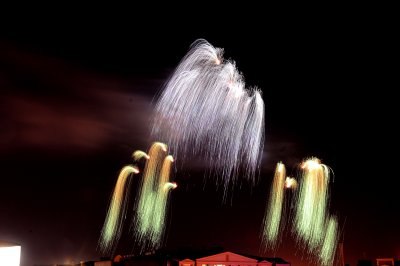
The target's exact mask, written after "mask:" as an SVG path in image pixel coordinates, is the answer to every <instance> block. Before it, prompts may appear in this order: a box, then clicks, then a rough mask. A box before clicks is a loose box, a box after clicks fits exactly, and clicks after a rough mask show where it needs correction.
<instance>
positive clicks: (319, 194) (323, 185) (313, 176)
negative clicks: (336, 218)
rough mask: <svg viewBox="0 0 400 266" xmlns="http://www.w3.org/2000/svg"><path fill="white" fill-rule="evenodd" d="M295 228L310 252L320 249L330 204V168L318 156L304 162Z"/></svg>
mask: <svg viewBox="0 0 400 266" xmlns="http://www.w3.org/2000/svg"><path fill="white" fill-rule="evenodd" d="M301 167H302V169H303V174H302V180H301V183H300V189H299V195H298V205H297V210H296V215H295V230H296V233H297V237H298V240H299V241H301V242H302V243H304V244H306V245H307V246H308V248H309V250H310V252H311V253H312V252H314V251H315V250H318V246H319V245H320V244H321V242H322V239H323V237H324V232H325V231H324V230H325V217H326V213H327V204H328V183H329V168H328V167H327V166H326V165H324V164H321V162H320V160H319V159H318V158H315V157H313V158H310V159H308V160H306V161H304V162H303V163H302V166H301Z"/></svg>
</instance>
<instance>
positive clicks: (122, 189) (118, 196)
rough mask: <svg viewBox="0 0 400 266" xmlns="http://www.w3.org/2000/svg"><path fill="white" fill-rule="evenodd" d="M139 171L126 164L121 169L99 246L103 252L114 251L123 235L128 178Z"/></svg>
mask: <svg viewBox="0 0 400 266" xmlns="http://www.w3.org/2000/svg"><path fill="white" fill-rule="evenodd" d="M137 173H139V169H138V168H137V167H136V166H131V165H128V166H125V167H124V168H122V170H121V171H120V174H119V176H118V179H117V183H116V185H115V188H114V192H113V195H112V198H111V202H110V206H109V208H108V212H107V216H106V219H105V222H104V225H103V229H102V231H101V236H100V242H99V246H100V250H101V252H103V253H109V252H113V250H114V249H115V246H116V244H117V243H118V240H119V238H120V236H121V231H122V227H123V223H122V217H123V216H125V213H126V202H127V197H126V194H127V193H128V188H129V186H128V185H129V184H130V182H129V179H128V178H129V177H130V176H131V175H132V174H137Z"/></svg>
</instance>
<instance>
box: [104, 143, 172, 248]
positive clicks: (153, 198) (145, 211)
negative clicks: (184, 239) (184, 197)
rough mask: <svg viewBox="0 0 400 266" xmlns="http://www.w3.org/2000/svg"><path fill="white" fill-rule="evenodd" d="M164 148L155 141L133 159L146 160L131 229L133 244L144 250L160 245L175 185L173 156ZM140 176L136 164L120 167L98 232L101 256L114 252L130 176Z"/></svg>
mask: <svg viewBox="0 0 400 266" xmlns="http://www.w3.org/2000/svg"><path fill="white" fill-rule="evenodd" d="M166 153H167V145H165V144H164V143H161V142H154V143H153V144H152V146H151V147H150V151H149V153H148V154H147V153H145V152H143V151H135V152H134V153H133V154H132V157H133V159H134V161H135V162H138V161H139V160H140V159H142V158H145V159H146V163H145V168H144V171H143V176H142V179H141V182H140V184H141V185H140V187H139V190H138V194H137V196H136V202H135V209H134V218H133V222H132V227H133V230H134V236H135V240H136V243H138V244H139V245H141V247H142V250H144V249H145V248H152V249H153V248H157V247H159V246H160V245H161V242H162V236H163V232H164V227H165V221H164V220H165V210H166V207H167V202H168V195H169V193H168V192H169V191H170V190H171V189H174V188H176V186H177V185H176V184H175V183H171V182H169V177H170V172H171V165H172V163H173V161H174V160H173V157H172V156H171V155H167V154H166ZM133 173H135V174H137V173H139V168H138V167H137V166H136V165H128V166H125V167H124V168H122V170H121V171H120V174H119V176H118V180H117V183H116V185H115V189H114V192H113V196H112V199H111V202H110V206H109V209H108V212H107V216H106V220H105V223H104V225H103V229H102V231H101V236H100V240H99V248H100V251H101V252H102V253H105V254H110V253H111V254H112V253H113V252H114V251H115V248H116V245H117V243H118V240H119V239H120V236H121V232H122V228H123V219H122V218H123V217H125V214H126V203H127V199H128V196H129V195H128V188H129V184H130V179H129V177H130V176H131V174H133Z"/></svg>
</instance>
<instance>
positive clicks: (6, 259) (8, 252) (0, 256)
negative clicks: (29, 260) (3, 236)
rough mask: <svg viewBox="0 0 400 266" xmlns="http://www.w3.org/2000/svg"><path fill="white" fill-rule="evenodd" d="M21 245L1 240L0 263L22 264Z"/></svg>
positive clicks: (7, 264) (8, 265)
mask: <svg viewBox="0 0 400 266" xmlns="http://www.w3.org/2000/svg"><path fill="white" fill-rule="evenodd" d="M20 259H21V246H18V245H15V244H8V243H2V242H0V265H1V266H20Z"/></svg>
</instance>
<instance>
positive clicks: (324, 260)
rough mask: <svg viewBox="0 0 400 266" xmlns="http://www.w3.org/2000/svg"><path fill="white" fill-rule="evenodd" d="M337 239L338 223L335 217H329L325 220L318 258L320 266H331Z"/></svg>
mask: <svg viewBox="0 0 400 266" xmlns="http://www.w3.org/2000/svg"><path fill="white" fill-rule="evenodd" d="M338 239H339V237H338V222H337V219H336V217H334V216H331V217H329V219H327V225H326V233H325V238H324V241H323V244H322V248H321V252H320V256H319V259H320V263H321V265H323V266H329V265H333V261H334V256H335V254H336V247H337V243H338Z"/></svg>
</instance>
